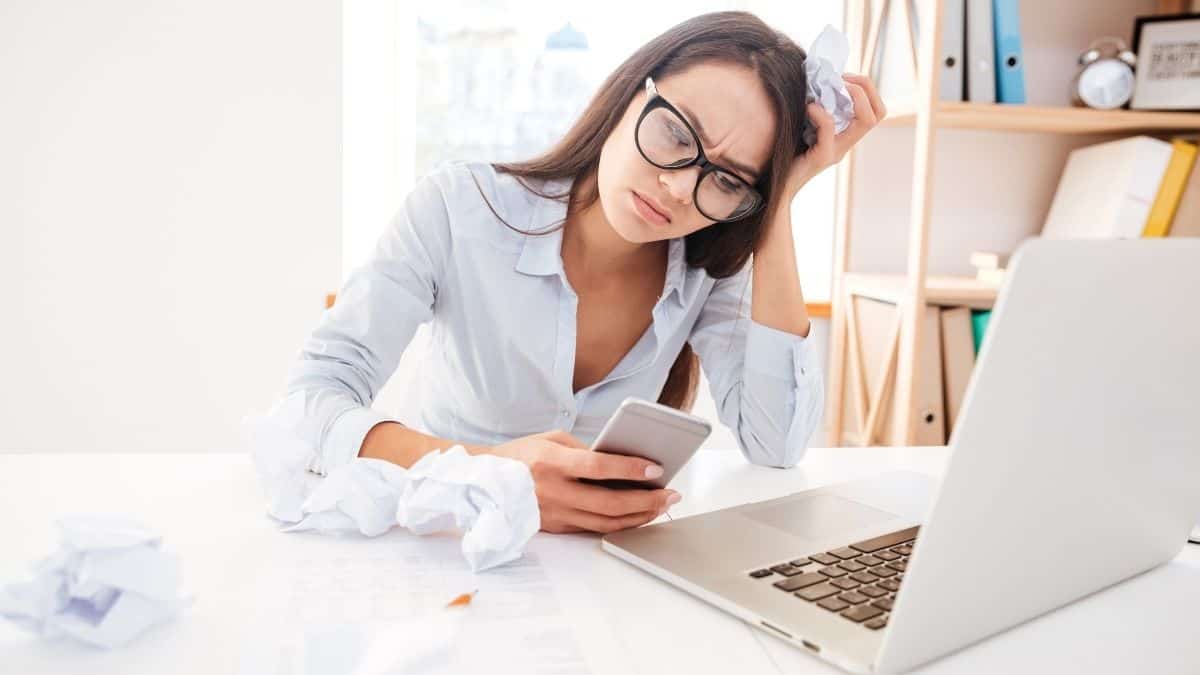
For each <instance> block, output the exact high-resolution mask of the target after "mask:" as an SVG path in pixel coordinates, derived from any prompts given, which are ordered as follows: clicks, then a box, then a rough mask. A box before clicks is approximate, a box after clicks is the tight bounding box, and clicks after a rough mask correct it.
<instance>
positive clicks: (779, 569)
mask: <svg viewBox="0 0 1200 675" xmlns="http://www.w3.org/2000/svg"><path fill="white" fill-rule="evenodd" d="M771 571H772V572H775V573H777V574H782V575H783V576H785V577H791V576H795V575H797V574H800V572H801V571H802V570H801V569H800V568H799V567H796V566H794V565H787V564H784V565H776V566H774V567H772V568H771Z"/></svg>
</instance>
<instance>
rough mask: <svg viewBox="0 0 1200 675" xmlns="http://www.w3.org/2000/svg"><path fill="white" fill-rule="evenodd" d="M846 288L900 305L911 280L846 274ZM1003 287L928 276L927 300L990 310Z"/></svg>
mask: <svg viewBox="0 0 1200 675" xmlns="http://www.w3.org/2000/svg"><path fill="white" fill-rule="evenodd" d="M843 280H844V282H845V284H846V290H847V291H849V292H850V294H852V295H858V296H862V297H866V298H873V299H875V300H882V301H884V302H891V303H896V304H899V303H900V302H901V301H903V300H904V298H905V296H906V289H907V284H908V279H907V277H905V276H904V275H903V274H847V275H846V276H845V277H844V278H843ZM999 291H1000V287H999V286H998V285H996V284H992V283H988V282H985V281H979V280H978V279H974V278H971V277H936V276H930V277H926V278H925V302H926V303H928V304H931V305H947V306H953V307H957V306H965V307H971V308H972V309H991V307H992V305H993V304H995V302H996V295H997V294H998V293H999Z"/></svg>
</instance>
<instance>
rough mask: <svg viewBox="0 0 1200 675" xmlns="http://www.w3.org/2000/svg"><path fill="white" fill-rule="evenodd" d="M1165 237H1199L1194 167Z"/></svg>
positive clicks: (1199, 196) (1199, 193)
mask: <svg viewBox="0 0 1200 675" xmlns="http://www.w3.org/2000/svg"><path fill="white" fill-rule="evenodd" d="M1198 1H1200V0H1198ZM1167 236H1168V237H1200V169H1196V168H1195V167H1194V166H1193V167H1192V175H1191V177H1190V178H1189V179H1188V182H1187V185H1185V186H1184V187H1183V196H1182V197H1180V199H1179V208H1177V209H1176V210H1175V217H1174V218H1173V219H1172V221H1171V230H1170V232H1168V233H1167Z"/></svg>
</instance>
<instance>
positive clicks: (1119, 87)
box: [1071, 37, 1137, 110]
mask: <svg viewBox="0 0 1200 675" xmlns="http://www.w3.org/2000/svg"><path fill="white" fill-rule="evenodd" d="M1079 65H1080V69H1079V72H1078V73H1076V74H1075V77H1074V79H1072V80H1071V102H1072V103H1073V104H1075V105H1084V106H1087V107H1089V108H1098V109H1100V110H1112V109H1114V108H1120V107H1121V106H1123V105H1125V104H1126V103H1128V102H1129V99H1131V98H1133V83H1134V77H1133V69H1134V66H1135V65H1137V56H1135V55H1134V53H1133V52H1131V51H1129V48H1128V47H1126V46H1125V42H1124V41H1123V40H1121V39H1120V38H1115V37H1105V38H1100V39H1099V40H1095V41H1093V42H1092V44H1090V45H1088V48H1087V50H1086V51H1084V52H1083V53H1082V54H1080V55H1079Z"/></svg>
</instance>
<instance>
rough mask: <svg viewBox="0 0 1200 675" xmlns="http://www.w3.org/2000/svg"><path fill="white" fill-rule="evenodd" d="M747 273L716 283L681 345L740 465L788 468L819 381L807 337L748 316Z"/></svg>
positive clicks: (812, 425) (817, 415) (815, 409)
mask: <svg viewBox="0 0 1200 675" xmlns="http://www.w3.org/2000/svg"><path fill="white" fill-rule="evenodd" d="M751 270H752V267H751V265H750V264H749V263H748V264H747V265H746V266H745V267H744V268H743V269H742V270H741V271H739V272H738V273H737V274H735V275H733V276H731V277H728V278H725V279H719V280H718V281H717V282H716V284H715V285H714V287H713V290H712V293H711V294H710V295H709V297H708V299H707V300H706V301H705V303H704V306H703V307H702V308H701V310H700V314H699V317H698V318H697V320H696V324H695V326H694V327H693V328H692V332H691V336H690V337H689V339H688V340H689V342H690V343H691V345H692V348H693V349H695V351H696V354H697V355H698V356H699V357H700V365H701V367H702V368H703V370H704V374H705V376H706V377H707V378H708V381H709V389H710V391H711V392H712V396H713V400H714V401H715V402H716V406H717V416H718V419H719V420H720V421H721V423H722V424H724V425H725V426H727V427H729V429H731V430H732V431H733V432H734V435H735V436H736V437H737V440H738V446H739V448H740V449H741V451H742V454H743V455H744V456H745V457H746V459H747V460H749V461H750V462H752V463H754V464H760V465H763V466H775V467H791V466H795V465H796V463H797V462H799V461H800V459H801V458H802V457H803V456H804V452H805V450H806V449H807V448H808V441H809V439H810V438H811V437H812V433H813V431H815V430H816V428H817V425H818V424H820V420H821V410H822V408H823V405H824V395H825V393H824V392H825V388H824V384H823V376H822V373H821V368H820V365H819V359H818V355H817V354H816V349H815V348H814V346H813V344H812V343H811V342H810V341H809V340H808V339H806V338H804V337H801V336H799V335H794V334H792V333H788V332H786V331H781V330H777V329H774V328H770V327H768V326H765V325H763V324H761V323H758V322H756V321H754V320H753V319H751V318H750V301H751V297H752V295H753V294H752V292H751V291H752V288H751V287H752V283H751Z"/></svg>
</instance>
